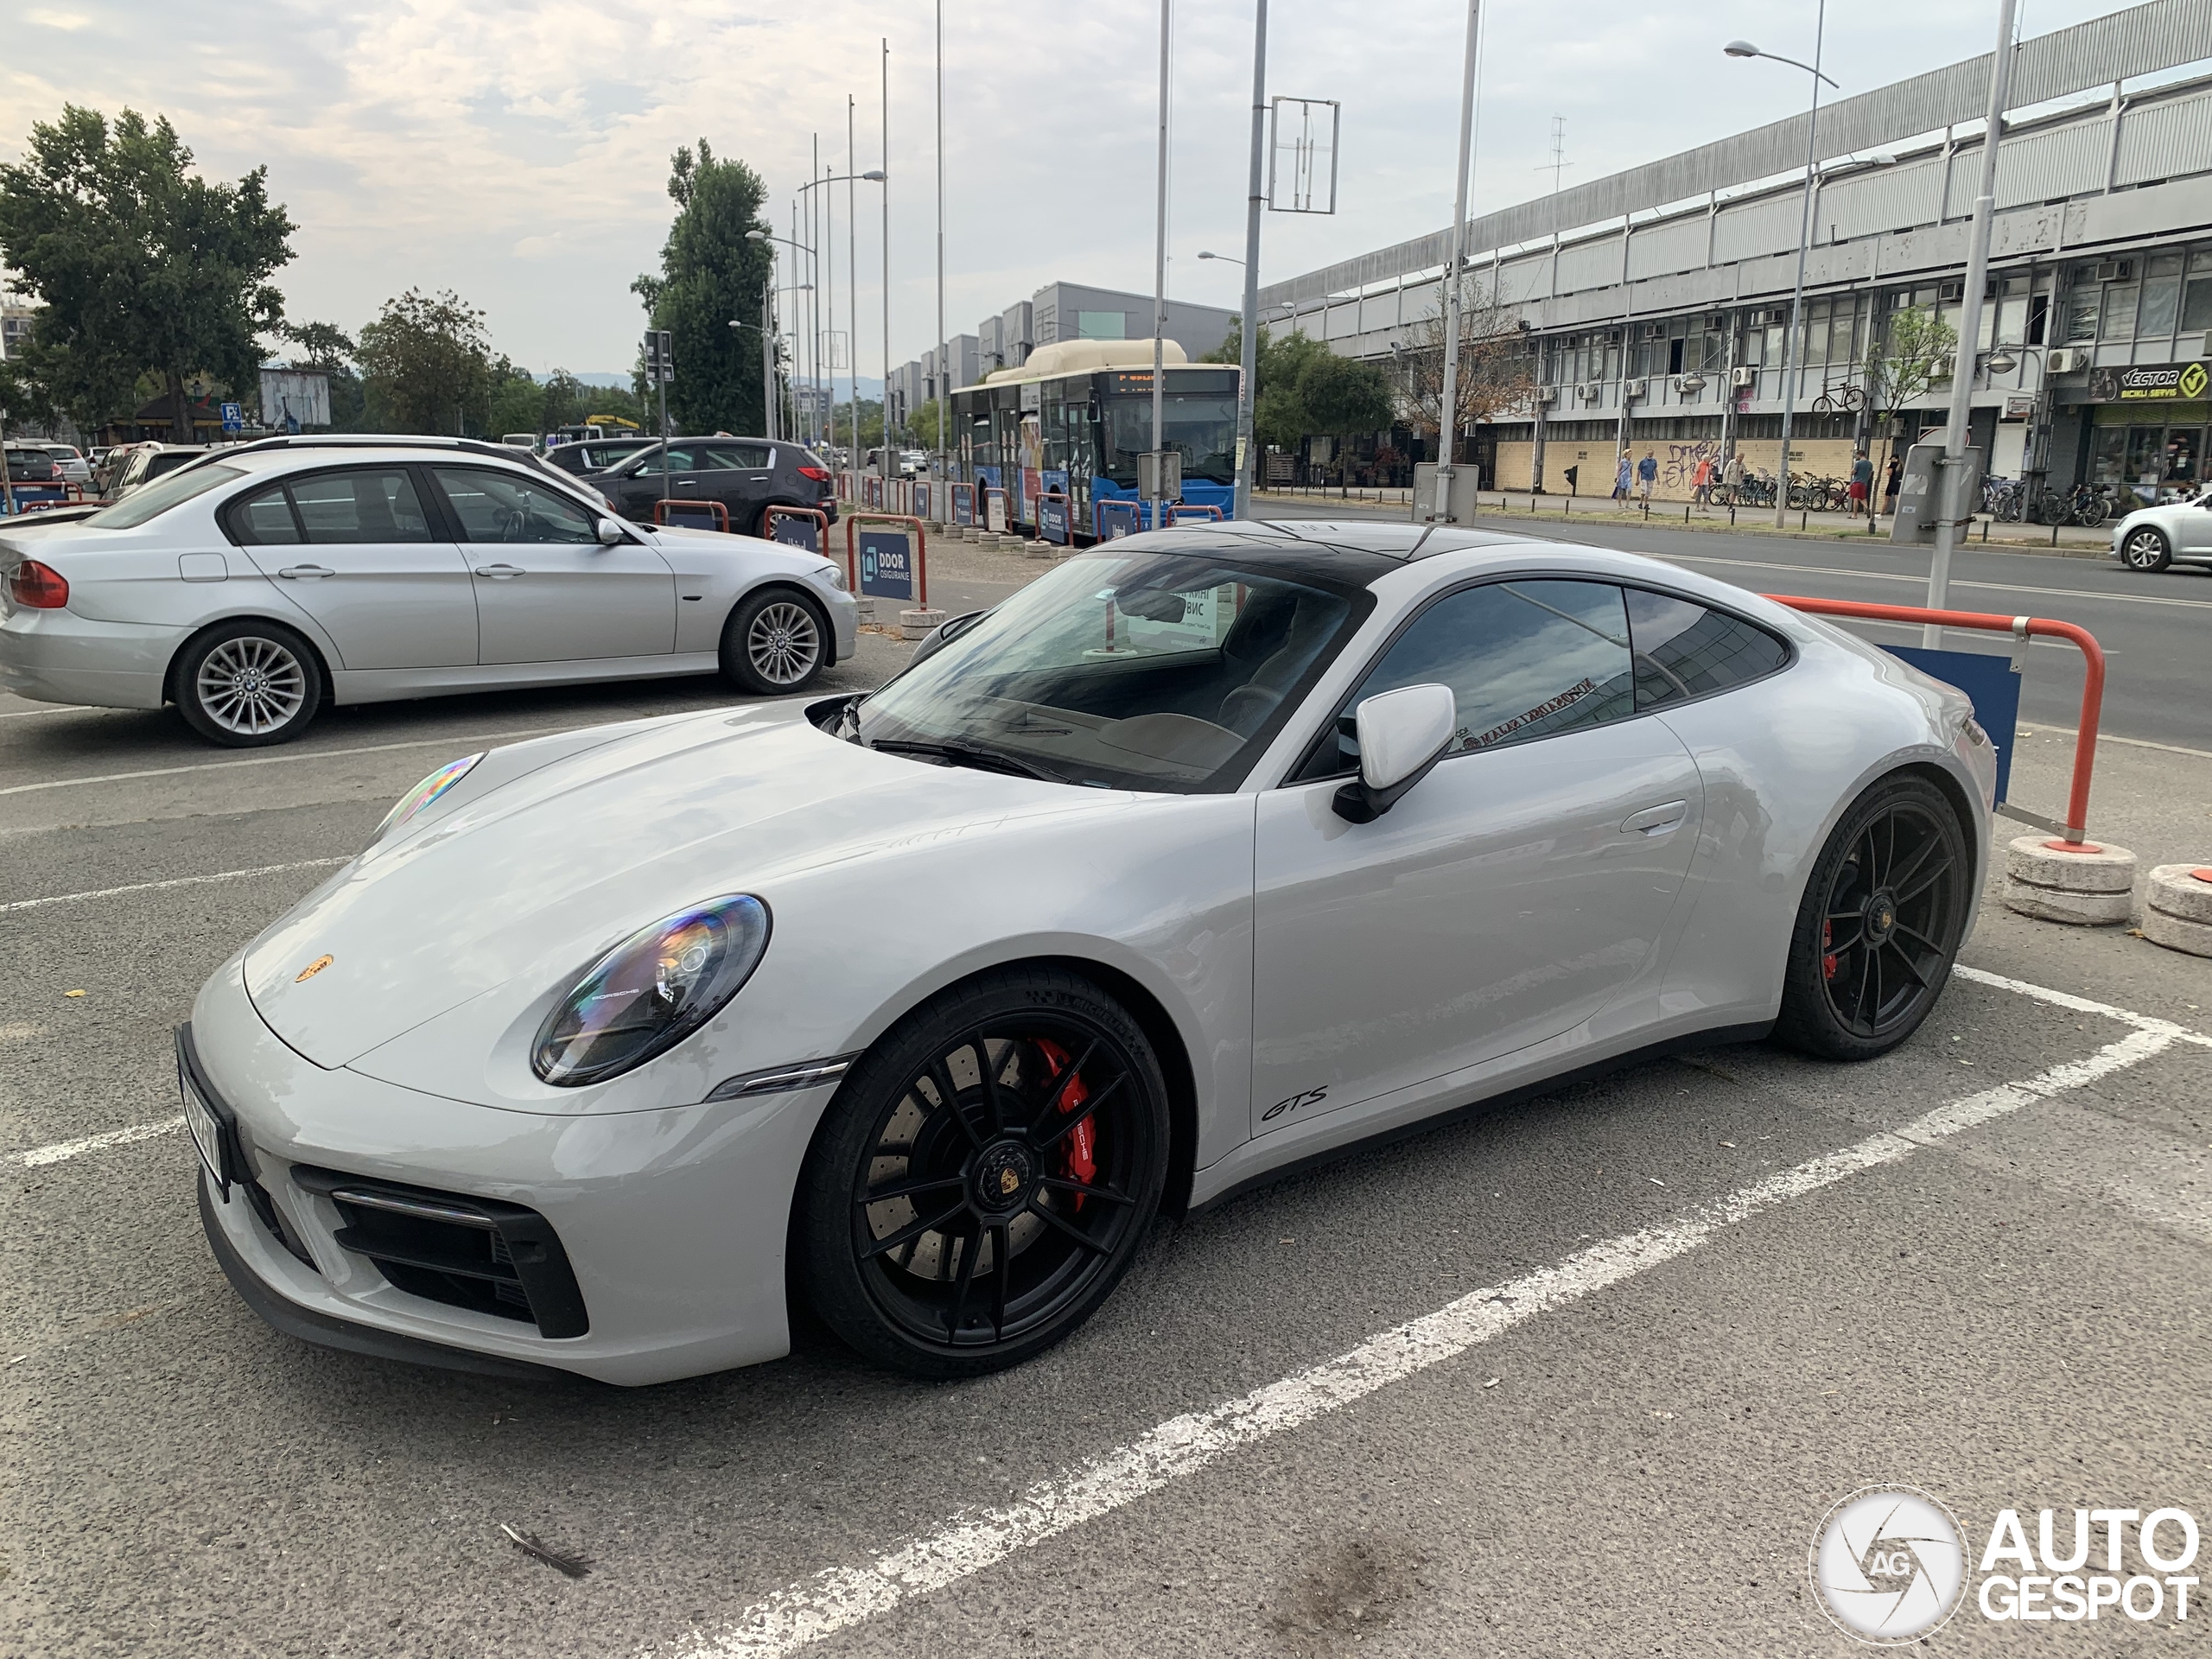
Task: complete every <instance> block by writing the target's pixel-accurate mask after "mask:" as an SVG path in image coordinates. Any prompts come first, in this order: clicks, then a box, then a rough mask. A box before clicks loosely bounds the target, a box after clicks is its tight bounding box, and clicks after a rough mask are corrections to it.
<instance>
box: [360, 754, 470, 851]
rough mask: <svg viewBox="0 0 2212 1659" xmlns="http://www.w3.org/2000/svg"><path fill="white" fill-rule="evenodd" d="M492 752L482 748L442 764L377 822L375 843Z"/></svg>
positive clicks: (459, 779)
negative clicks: (380, 821) (381, 820)
mask: <svg viewBox="0 0 2212 1659" xmlns="http://www.w3.org/2000/svg"><path fill="white" fill-rule="evenodd" d="M489 753H491V751H490V750H489V749H480V750H478V751H477V752H476V753H474V754H464V755H462V756H461V759H460V760H448V762H446V764H445V765H444V766H440V767H439V768H438V769H437V770H436V771H435V772H432V773H431V774H430V775H429V777H427V778H425V779H423V781H422V782H421V783H419V784H417V785H415V787H414V788H412V789H410V790H409V791H407V792H406V793H405V794H404V795H403V796H401V797H400V798H398V799H397V801H395V802H393V803H392V807H391V811H389V812H387V813H385V815H384V822H383V823H380V824H378V825H377V830H376V834H374V835H372V836H370V837H369V839H370V840H371V841H372V842H376V841H381V840H383V839H384V837H385V836H387V835H389V834H390V833H391V831H392V830H394V829H398V828H399V826H400V825H401V824H403V823H406V822H407V820H408V819H410V818H411V817H414V816H415V815H416V813H417V812H420V811H421V810H423V808H424V807H426V806H428V805H429V804H430V803H431V802H432V801H435V800H436V799H437V798H438V797H439V796H441V795H442V794H444V793H445V792H446V791H448V790H449V789H451V788H452V787H453V786H454V785H455V784H457V783H459V782H460V781H461V779H464V778H466V777H467V776H468V771H469V768H470V767H472V766H474V765H475V764H476V763H477V762H478V761H479V760H482V759H483V758H484V757H485V756H486V754H489Z"/></svg>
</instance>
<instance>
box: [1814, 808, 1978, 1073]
mask: <svg viewBox="0 0 2212 1659" xmlns="http://www.w3.org/2000/svg"><path fill="white" fill-rule="evenodd" d="M1973 874H1974V861H1973V858H1972V856H1971V855H1970V853H1969V850H1968V848H1967V837H1966V832H1965V830H1964V829H1962V828H1961V826H1960V823H1959V815H1958V812H1957V810H1956V809H1955V808H1954V807H1953V806H1952V804H1951V802H1950V799H1949V798H1948V796H1946V795H1945V794H1944V793H1943V791H1942V790H1940V789H1938V788H1937V787H1936V785H1934V784H1932V783H1929V781H1928V780H1927V779H1923V778H1915V777H1910V776H1901V777H1896V778H1891V779H1887V780H1885V781H1884V782H1882V783H1879V784H1877V785H1875V786H1874V787H1873V788H1872V789H1870V790H1868V791H1866V794H1864V795H1862V796H1861V797H1859V799H1858V800H1857V801H1856V802H1855V803H1853V805H1852V807H1851V810H1849V811H1847V812H1846V813H1845V814H1844V817H1843V821H1842V822H1841V823H1839V824H1838V825H1837V826H1836V829H1835V833H1834V835H1832V836H1829V837H1828V843H1827V846H1826V847H1825V848H1823V849H1821V856H1820V859H1819V861H1818V862H1816V863H1815V865H1814V867H1813V876H1812V880H1809V881H1808V882H1807V883H1806V884H1805V897H1804V900H1803V902H1802V904H1801V905H1800V906H1798V912H1797V925H1796V931H1794V932H1793V933H1792V934H1791V936H1790V941H1789V967H1788V970H1787V975H1786V978H1785V980H1784V982H1783V993H1782V1014H1781V1017H1780V1019H1778V1020H1777V1021H1776V1023H1775V1035H1776V1037H1777V1038H1778V1039H1781V1040H1782V1041H1783V1042H1784V1043H1787V1044H1788V1045H1789V1046H1790V1047H1792V1048H1796V1049H1799V1050H1802V1051H1803V1052H1805V1053H1808V1054H1815V1055H1818V1056H1820V1057H1821V1058H1823V1059H1831V1060H1871V1059H1872V1058H1875V1057H1876V1056H1878V1055H1881V1054H1886V1053H1888V1052H1890V1051H1891V1049H1893V1048H1895V1047H1896V1046H1897V1045H1898V1044H1900V1043H1902V1042H1904V1039H1906V1038H1908V1037H1910V1036H1911V1035H1912V1033H1914V1032H1915V1031H1916V1030H1918V1029H1919V1027H1920V1022H1921V1021H1922V1020H1925V1019H1926V1018H1927V1017H1928V1014H1929V1010H1930V1009H1931V1008H1933V1007H1935V1006H1936V998H1937V997H1939V996H1941V995H1942V991H1943V987H1944V985H1945V983H1946V982H1948V980H1949V978H1950V974H1951V963H1952V961H1953V959H1954V958H1955V957H1956V956H1957V954H1958V949H1959V941H1960V938H1961V935H1962V934H1963V933H1964V932H1965V931H1966V921H1967V909H1968V906H1969V902H1970V899H1971V896H1972V895H1971V878H1972V876H1973Z"/></svg>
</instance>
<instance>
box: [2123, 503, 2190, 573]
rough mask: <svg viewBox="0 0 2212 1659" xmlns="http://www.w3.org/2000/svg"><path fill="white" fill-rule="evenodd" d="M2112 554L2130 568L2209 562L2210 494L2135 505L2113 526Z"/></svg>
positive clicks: (2153, 568)
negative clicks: (2180, 499)
mask: <svg viewBox="0 0 2212 1659" xmlns="http://www.w3.org/2000/svg"><path fill="white" fill-rule="evenodd" d="M2112 556H2113V557H2114V558H2115V559H2118V560H2119V561H2120V563H2122V564H2124V565H2126V567H2127V568H2128V569H2131V570H2141V571H2145V572H2146V573H2147V572H2152V571H2158V570H2164V569H2166V568H2167V567H2168V566H2170V565H2176V564H2212V494H2205V495H2201V496H2199V497H2197V499H2196V500H2194V501H2168V502H2166V503H2164V505H2159V506H2155V507H2138V508H2137V509H2136V510H2135V511H2134V512H2131V513H2129V514H2128V515H2127V516H2126V518H2122V519H2121V520H2120V522H2119V523H2118V524H2115V525H2113V532H2112Z"/></svg>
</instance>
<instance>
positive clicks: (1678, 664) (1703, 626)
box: [1628, 588, 1789, 709]
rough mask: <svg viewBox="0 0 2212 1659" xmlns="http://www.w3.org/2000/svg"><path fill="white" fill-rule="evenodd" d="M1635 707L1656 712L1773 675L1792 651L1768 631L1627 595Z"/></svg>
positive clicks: (1678, 603)
mask: <svg viewBox="0 0 2212 1659" xmlns="http://www.w3.org/2000/svg"><path fill="white" fill-rule="evenodd" d="M1628 625H1629V638H1630V641H1631V643H1632V644H1633V645H1635V648H1636V706H1637V708H1638V709H1656V708H1658V707H1659V706H1661V705H1662V704H1664V703H1669V702H1686V701H1688V699H1689V698H1691V697H1701V696H1705V695H1706V694H1707V693H1708V692H1713V691H1726V690H1727V689H1728V688H1729V687H1730V686H1732V685H1741V684H1743V683H1745V681H1746V680H1756V679H1758V678H1759V677H1762V676H1764V675H1768V674H1771V673H1773V672H1774V671H1775V670H1776V669H1777V668H1780V667H1781V666H1782V665H1783V664H1784V663H1787V662H1788V661H1789V647H1788V646H1786V645H1783V643H1782V641H1781V640H1779V639H1776V638H1775V637H1774V636H1773V635H1772V634H1770V633H1769V632H1767V631H1766V630H1765V629H1764V628H1758V627H1753V626H1751V624H1750V623H1748V622H1745V621H1743V620H1740V619H1738V618H1737V617H1732V616H1730V615H1728V614H1727V613H1726V612H1723V611H1709V610H1707V608H1706V607H1704V606H1702V605H1694V604H1692V603H1691V602H1690V601H1688V600H1686V599H1675V598H1673V597H1672V596H1670V595H1669V594H1653V593H1647V592H1645V591H1644V590H1643V589H1642V588H1630V589H1629V590H1628Z"/></svg>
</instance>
